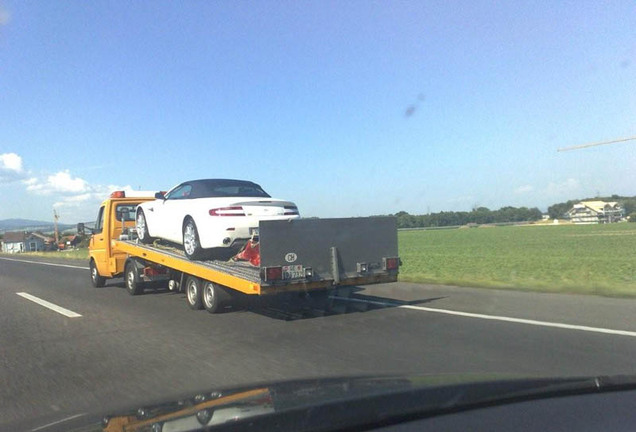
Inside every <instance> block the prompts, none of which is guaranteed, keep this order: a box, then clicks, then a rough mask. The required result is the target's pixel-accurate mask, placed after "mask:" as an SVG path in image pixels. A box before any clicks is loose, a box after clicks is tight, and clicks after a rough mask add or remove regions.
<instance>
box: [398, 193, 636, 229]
mask: <svg viewBox="0 0 636 432" xmlns="http://www.w3.org/2000/svg"><path fill="white" fill-rule="evenodd" d="M581 201H607V202H614V201H615V202H618V203H620V205H621V206H622V207H623V209H624V214H625V215H626V216H633V217H630V218H629V220H630V221H636V196H635V197H624V196H619V195H611V196H609V197H595V198H586V199H577V200H569V201H565V202H562V203H557V204H553V205H551V206H550V207H548V215H549V216H550V218H551V219H564V218H565V217H566V213H567V212H568V211H569V210H570V209H571V208H572V207H573V206H574V204H578V203H580V202H581ZM392 216H396V217H397V224H398V228H429V227H446V226H459V225H468V224H477V225H482V224H498V223H515V222H535V221H538V220H541V219H542V217H543V214H542V212H541V210H539V209H538V208H536V207H533V208H528V207H509V206H508V207H502V208H500V209H499V210H490V209H489V208H487V207H477V208H474V209H472V210H471V211H443V212H439V213H429V214H423V215H412V214H409V213H407V212H405V211H400V212H398V213H396V214H394V215H392Z"/></svg>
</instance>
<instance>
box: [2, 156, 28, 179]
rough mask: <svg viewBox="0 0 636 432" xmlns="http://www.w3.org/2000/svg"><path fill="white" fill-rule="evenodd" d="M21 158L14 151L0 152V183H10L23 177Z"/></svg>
mask: <svg viewBox="0 0 636 432" xmlns="http://www.w3.org/2000/svg"><path fill="white" fill-rule="evenodd" d="M24 175H25V173H24V169H23V168H22V158H21V157H20V156H19V155H17V154H15V153H3V154H0V183H10V182H14V181H16V180H20V179H22V178H24Z"/></svg>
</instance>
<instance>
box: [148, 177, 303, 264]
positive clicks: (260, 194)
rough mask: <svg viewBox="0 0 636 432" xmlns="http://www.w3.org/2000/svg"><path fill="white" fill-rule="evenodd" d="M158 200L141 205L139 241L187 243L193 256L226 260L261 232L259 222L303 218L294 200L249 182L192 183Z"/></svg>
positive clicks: (218, 181) (183, 184)
mask: <svg viewBox="0 0 636 432" xmlns="http://www.w3.org/2000/svg"><path fill="white" fill-rule="evenodd" d="M155 198H156V199H155V200H154V201H147V202H144V203H142V204H140V205H139V206H138V207H137V214H136V221H137V236H138V237H139V240H140V241H141V242H142V243H150V242H152V241H153V240H154V238H161V239H164V240H168V241H170V242H174V243H178V244H182V245H183V249H184V251H185V254H186V256H187V257H188V258H190V259H202V258H205V257H208V256H211V257H215V258H226V257H228V256H230V255H231V254H233V253H236V252H237V251H238V250H239V249H240V248H241V247H242V246H243V245H244V244H245V243H246V242H247V240H248V239H250V238H251V237H252V236H253V235H254V234H258V222H259V221H260V220H271V219H297V218H299V217H300V215H299V213H298V208H297V207H296V204H294V203H293V202H290V201H284V200H280V199H276V198H271V197H270V196H269V195H268V194H267V193H266V192H265V191H264V190H263V189H262V188H261V187H260V186H259V185H257V184H256V183H252V182H250V181H244V180H225V179H208V180H193V181H187V182H184V183H181V184H179V185H177V186H175V187H173V188H172V189H170V191H168V192H167V193H166V194H163V193H161V192H157V194H156V195H155Z"/></svg>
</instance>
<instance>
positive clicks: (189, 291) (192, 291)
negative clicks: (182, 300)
mask: <svg viewBox="0 0 636 432" xmlns="http://www.w3.org/2000/svg"><path fill="white" fill-rule="evenodd" d="M202 287H203V281H202V280H201V279H199V278H198V277H195V276H188V279H186V286H185V294H186V301H187V302H188V306H190V309H193V310H201V309H203V300H202V298H201V291H202V289H201V288H202Z"/></svg>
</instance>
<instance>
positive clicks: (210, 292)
mask: <svg viewBox="0 0 636 432" xmlns="http://www.w3.org/2000/svg"><path fill="white" fill-rule="evenodd" d="M202 297H203V307H204V308H205V310H206V311H208V312H210V313H217V312H219V311H220V310H221V309H223V307H225V306H227V304H228V303H229V302H230V293H228V292H227V290H226V289H225V287H223V286H221V285H218V284H215V283H214V282H205V285H203V294H202Z"/></svg>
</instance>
